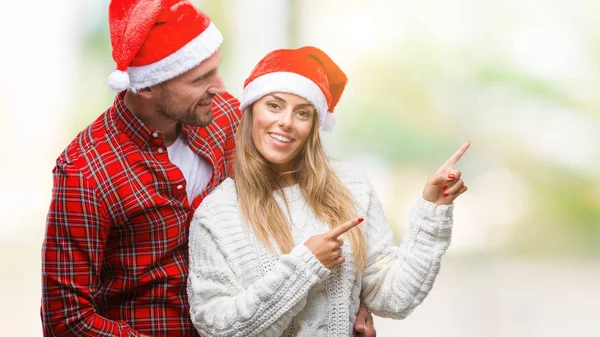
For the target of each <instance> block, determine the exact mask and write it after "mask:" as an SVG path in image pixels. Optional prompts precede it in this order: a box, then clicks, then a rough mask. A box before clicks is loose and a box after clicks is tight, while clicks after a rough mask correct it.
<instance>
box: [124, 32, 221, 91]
mask: <svg viewBox="0 0 600 337" xmlns="http://www.w3.org/2000/svg"><path fill="white" fill-rule="evenodd" d="M221 42H223V35H221V32H219V30H218V29H217V27H216V26H215V25H214V24H213V23H212V22H211V23H210V25H209V26H208V27H207V28H206V29H205V30H204V31H203V32H202V33H201V34H200V35H198V36H197V37H196V38H194V39H193V40H192V41H190V42H188V43H187V44H186V45H185V46H183V47H181V48H180V49H179V50H177V51H176V52H174V53H173V54H171V55H169V56H167V57H165V58H164V59H162V60H160V61H157V62H154V63H152V64H148V65H145V66H139V67H133V66H132V67H129V68H128V69H127V73H128V74H129V81H130V84H129V88H133V89H142V88H147V87H150V86H153V85H156V84H159V83H162V82H164V81H167V80H170V79H172V78H175V77H177V76H179V75H181V74H183V73H185V72H186V71H188V70H190V69H192V68H194V67H195V66H197V65H199V64H200V63H201V62H202V61H204V60H206V59H207V58H209V57H211V56H212V55H213V54H214V53H215V52H216V51H217V50H218V49H219V47H220V46H221Z"/></svg>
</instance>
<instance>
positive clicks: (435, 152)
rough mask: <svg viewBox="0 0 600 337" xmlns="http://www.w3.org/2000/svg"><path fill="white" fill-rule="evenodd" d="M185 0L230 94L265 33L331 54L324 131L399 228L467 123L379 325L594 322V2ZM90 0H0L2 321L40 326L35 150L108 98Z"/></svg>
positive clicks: (482, 328) (468, 330) (598, 72)
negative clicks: (440, 226) (214, 41)
mask: <svg viewBox="0 0 600 337" xmlns="http://www.w3.org/2000/svg"><path fill="white" fill-rule="evenodd" d="M195 3H196V4H197V5H198V6H199V7H200V8H201V9H202V10H203V11H205V12H206V13H207V14H208V15H209V16H210V17H211V18H212V20H213V21H214V22H215V24H216V25H217V27H218V28H219V29H220V30H221V32H222V33H223V35H224V43H223V46H222V50H223V55H224V59H223V64H222V66H221V73H222V75H223V77H224V79H225V83H226V84H227V85H228V89H229V91H230V92H231V93H233V94H234V95H235V96H238V97H239V96H240V95H241V92H242V84H243V81H244V79H245V77H246V76H247V75H248V74H249V73H250V71H251V69H252V67H253V66H254V65H255V64H256V62H257V61H258V60H259V59H260V58H261V57H262V56H264V54H266V53H267V52H269V51H271V50H273V49H276V48H285V47H290V48H295V47H299V46H302V45H314V46H317V47H320V48H321V49H323V50H325V51H326V52H327V53H328V54H330V55H331V56H332V58H333V59H334V60H335V61H336V62H337V63H338V64H339V65H340V66H341V68H342V69H343V70H344V71H345V72H346V74H347V75H348V77H349V84H348V86H347V89H346V92H345V94H344V96H343V97H342V100H341V102H340V104H339V105H338V107H337V108H336V114H335V115H336V119H337V126H336V128H335V129H334V132H332V133H330V134H325V135H324V136H323V137H324V139H325V144H326V147H327V150H328V152H329V153H330V155H331V157H333V158H336V159H343V160H349V161H353V162H355V163H356V164H357V165H358V166H359V167H360V168H361V169H363V170H364V171H365V172H366V173H367V175H368V176H369V178H370V179H371V180H372V182H373V184H374V186H375V188H376V190H377V192H378V194H379V196H380V198H381V199H382V202H383V204H384V208H385V210H386V214H387V216H388V220H389V222H390V226H391V227H392V229H393V230H394V232H395V233H396V235H397V242H398V243H400V241H401V238H402V233H403V232H404V230H405V228H406V227H405V226H406V218H407V215H408V211H409V210H410V207H411V205H412V204H413V202H414V201H415V200H416V198H417V196H418V195H419V193H420V191H421V188H422V186H423V184H424V182H425V180H426V179H427V178H428V177H429V175H430V174H432V173H433V172H434V171H435V170H436V169H437V167H438V166H439V165H441V164H442V163H443V162H444V161H445V160H446V159H447V157H449V156H450V155H451V154H452V153H453V152H454V151H455V149H456V148H458V147H459V146H460V145H461V144H462V143H463V142H464V141H465V140H467V139H469V140H471V142H472V146H471V149H469V151H468V152H467V154H466V155H465V156H464V157H463V159H462V160H461V161H460V163H459V165H458V168H459V169H460V170H461V171H462V172H463V179H464V180H465V182H466V183H467V185H468V186H469V191H468V192H467V193H466V194H465V195H463V196H461V197H460V198H459V199H458V200H457V202H456V210H455V229H454V234H453V243H452V245H451V247H450V250H449V252H448V254H447V256H446V257H445V258H444V261H443V267H442V271H441V273H440V276H439V278H438V281H437V283H436V284H435V286H434V288H433V290H432V292H431V294H430V295H429V297H428V298H427V299H426V300H425V302H424V303H423V304H422V305H421V306H420V307H419V308H418V309H416V310H415V312H414V313H413V314H412V315H410V316H409V317H408V318H407V319H406V320H405V321H392V320H385V319H378V320H377V328H378V331H379V335H380V336H396V335H405V334H406V335H411V336H414V335H418V336H438V335H440V334H443V335H445V336H571V335H575V334H585V335H600V325H599V324H597V322H595V320H596V315H594V314H593V313H594V312H595V311H597V307H598V304H600V286H599V285H600V95H599V92H600V20H599V19H600V2H598V1H594V0H554V1H547V0H544V1H542V0H533V1H527V2H523V1H518V0H507V1H497V0H448V1H442V0H425V1H420V2H416V3H415V2H414V1H405V0H396V1H394V0H385V1H384V0H380V1H377V0H372V1H357V0H354V1H353V0H350V1H348V0H346V1H341V0H330V1H316V0H307V1H298V0H291V1H284V0H263V1H259V0H253V1H249V0H247V1H241V0H237V1H236V0H220V1H216V0H205V1H195ZM107 7H108V1H107V0H87V1H85V2H75V3H74V2H72V1H65V0H59V1H53V2H43V1H41V0H32V1H28V2H26V3H16V2H13V3H10V4H3V5H0V9H1V11H0V12H1V13H2V17H3V19H2V20H0V27H1V29H0V39H1V40H0V42H1V45H3V46H5V48H6V49H4V53H2V55H1V56H0V59H2V61H3V63H4V67H5V70H4V75H3V76H1V77H0V104H1V105H2V114H1V115H0V122H1V123H2V125H3V126H4V131H3V132H2V133H1V134H0V137H1V138H0V140H1V141H2V144H4V146H3V147H2V148H0V188H1V189H2V193H1V198H2V202H1V203H0V263H1V266H2V268H1V270H2V277H1V279H0V293H1V294H2V299H3V300H2V301H1V303H2V304H0V322H1V323H2V326H3V328H4V329H3V330H4V331H5V332H6V333H7V335H11V336H13V335H14V336H17V335H18V336H40V335H41V329H40V323H39V299H40V250H41V242H42V240H43V235H44V222H45V215H46V212H47V208H48V204H49V200H50V191H51V187H52V177H51V170H52V167H53V165H54V161H55V159H56V158H57V157H58V155H59V154H60V152H61V151H62V150H63V149H64V148H65V146H66V145H67V144H68V143H69V142H70V141H71V140H72V139H73V137H74V136H75V135H76V134H77V133H78V132H79V131H80V130H81V129H83V128H84V127H85V126H87V125H88V124H89V123H90V122H92V121H93V120H94V119H95V118H96V117H97V116H98V115H99V114H101V113H102V112H103V111H104V110H105V109H106V108H107V107H108V106H109V105H110V104H111V103H112V100H113V98H114V93H113V92H111V91H110V90H109V89H108V87H107V84H106V80H107V76H108V74H110V72H111V71H112V70H114V63H113V61H112V58H111V48H110V40H109V35H108V24H107ZM22 13H28V15H27V16H26V18H24V17H23V16H22V15H20V14H22ZM17 33H18V34H17ZM432 323H433V324H432ZM3 334H4V333H3Z"/></svg>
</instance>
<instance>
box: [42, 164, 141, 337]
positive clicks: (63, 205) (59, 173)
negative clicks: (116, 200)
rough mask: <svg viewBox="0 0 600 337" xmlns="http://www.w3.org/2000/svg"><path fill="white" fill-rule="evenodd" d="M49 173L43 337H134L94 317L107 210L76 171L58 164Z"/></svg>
mask: <svg viewBox="0 0 600 337" xmlns="http://www.w3.org/2000/svg"><path fill="white" fill-rule="evenodd" d="M53 173H54V187H53V189H52V202H51V204H50V211H49V213H48V217H47V220H46V236H45V239H44V244H43V248H42V308H41V316H42V325H43V331H44V336H74V335H76V336H128V337H129V336H139V333H138V332H137V331H135V330H133V329H132V328H131V327H130V326H129V325H128V324H127V323H125V322H117V321H112V320H109V319H106V318H104V317H102V316H100V315H98V314H97V313H96V304H95V299H94V297H93V294H94V291H95V290H96V289H95V288H96V286H97V284H98V281H99V278H100V269H101V265H102V259H103V256H104V249H105V247H106V239H107V237H108V233H109V230H110V222H109V221H108V218H107V216H106V210H105V209H104V207H103V205H102V203H101V202H100V201H99V200H98V198H97V195H96V192H95V191H94V189H93V188H91V186H90V184H89V182H88V181H87V179H86V178H85V177H84V176H83V174H82V173H81V172H80V171H79V170H78V169H77V168H75V167H73V166H71V165H67V164H62V165H60V164H59V165H57V166H56V168H55V169H54V171H53Z"/></svg>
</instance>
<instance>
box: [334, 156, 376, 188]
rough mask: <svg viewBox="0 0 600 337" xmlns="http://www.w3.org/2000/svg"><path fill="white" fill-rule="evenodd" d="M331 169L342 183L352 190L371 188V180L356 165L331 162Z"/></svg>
mask: <svg viewBox="0 0 600 337" xmlns="http://www.w3.org/2000/svg"><path fill="white" fill-rule="evenodd" d="M329 163H330V165H331V168H333V171H334V172H335V175H336V176H337V177H338V178H339V179H340V181H341V182H342V183H343V184H344V185H346V186H347V187H348V188H349V189H350V190H354V189H357V188H358V189H363V188H370V185H371V184H370V183H369V180H368V179H367V176H366V175H365V174H364V172H363V171H362V170H361V169H360V168H359V167H358V166H357V165H355V164H353V163H350V162H344V161H337V160H331V161H330V162H329Z"/></svg>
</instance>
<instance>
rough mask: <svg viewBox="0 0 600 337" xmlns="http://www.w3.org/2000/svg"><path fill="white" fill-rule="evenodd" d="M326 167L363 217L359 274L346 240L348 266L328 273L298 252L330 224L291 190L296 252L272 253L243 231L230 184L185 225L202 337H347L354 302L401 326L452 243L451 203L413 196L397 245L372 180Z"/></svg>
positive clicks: (194, 311)
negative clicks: (362, 259) (362, 264)
mask: <svg viewBox="0 0 600 337" xmlns="http://www.w3.org/2000/svg"><path fill="white" fill-rule="evenodd" d="M333 166H334V168H335V170H336V174H337V175H338V177H339V178H340V179H341V180H342V182H343V183H344V184H345V185H346V186H347V187H348V188H349V189H350V191H351V192H352V194H353V196H354V198H355V200H356V201H357V205H358V209H357V211H358V214H359V215H361V216H364V218H365V221H364V222H363V223H362V224H361V226H363V227H362V228H363V231H364V235H365V245H366V246H365V247H366V252H367V261H366V266H365V270H364V271H363V272H362V273H357V272H356V263H355V260H354V258H353V256H352V252H351V247H350V246H349V245H348V243H345V244H344V246H343V248H342V253H343V256H344V257H345V258H346V262H344V264H342V265H341V266H339V267H337V268H334V269H333V270H331V271H329V270H327V269H326V268H325V267H323V266H322V265H321V263H320V262H319V261H318V260H317V259H316V257H315V256H314V255H313V254H312V253H311V252H310V251H309V250H308V249H307V248H306V247H305V246H304V245H303V243H304V242H305V241H306V240H307V239H308V238H309V237H310V236H312V235H315V234H320V233H323V232H326V231H328V230H329V226H328V225H327V224H325V223H323V222H322V221H320V220H319V219H317V218H316V216H315V215H314V214H313V213H312V211H311V210H310V208H309V207H308V206H307V205H306V203H305V201H304V198H303V197H302V194H301V192H300V189H299V187H298V185H294V186H291V187H288V188H285V189H284V194H285V198H286V199H287V201H288V203H289V206H290V207H289V209H290V223H291V226H292V235H293V237H294V241H295V242H296V244H297V246H296V247H295V248H294V249H293V250H292V251H291V252H290V253H289V254H277V252H276V253H275V254H274V253H272V252H270V251H269V250H268V249H266V248H265V247H264V246H263V245H261V244H259V242H258V241H257V239H256V237H255V236H254V234H253V233H252V230H251V229H249V227H248V226H245V225H244V224H243V222H242V220H241V214H240V209H239V205H238V202H237V194H236V190H235V184H234V182H233V180H231V179H227V180H225V181H224V182H223V183H222V184H221V185H220V186H219V187H217V188H216V189H215V190H213V192H211V194H210V195H208V196H207V197H206V198H205V199H204V201H203V203H202V204H201V205H200V207H199V208H198V209H197V210H196V213H195V214H194V218H193V220H192V222H191V225H190V242H189V251H190V271H189V279H188V297H189V301H190V308H191V312H190V314H191V319H192V322H193V323H194V326H195V327H196V329H198V331H199V332H200V334H201V335H202V336H313V337H314V336H352V328H353V324H354V320H355V318H356V313H357V311H358V308H359V305H360V304H361V303H362V304H363V305H364V306H366V307H367V308H368V309H369V310H370V311H372V312H373V313H375V314H376V315H378V316H383V317H392V318H396V319H401V318H404V317H406V316H407V315H408V314H410V313H411V312H412V311H413V309H414V308H415V307H416V306H417V305H419V304H420V303H421V302H422V301H423V299H424V298H425V297H426V296H427V294H428V293H429V291H430V290H431V287H432V286H433V282H434V280H435V277H436V276H437V274H438V272H439V269H440V261H441V257H442V255H443V254H444V252H445V251H446V249H447V248H448V245H449V244H450V237H451V231H452V211H453V208H454V206H453V205H450V206H437V205H435V204H433V203H430V202H428V201H425V200H423V199H422V198H419V200H418V201H417V203H416V205H415V206H414V207H413V209H412V211H411V213H410V218H409V230H408V232H407V233H406V235H405V236H404V239H403V241H402V245H401V246H400V247H396V245H395V244H394V241H393V235H392V232H391V230H390V228H389V226H388V223H387V221H386V219H385V215H384V214H383V209H382V207H381V204H380V202H379V199H378V198H377V196H376V194H375V191H374V190H373V188H372V186H371V184H370V183H369V181H368V180H367V179H366V178H365V176H364V175H362V174H360V173H358V172H356V170H354V169H353V168H352V167H350V166H348V165H347V164H339V163H334V164H333ZM275 197H276V199H277V201H278V202H279V203H280V205H281V206H282V207H283V208H282V209H285V207H284V206H283V199H282V197H281V196H280V195H279V194H275Z"/></svg>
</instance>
